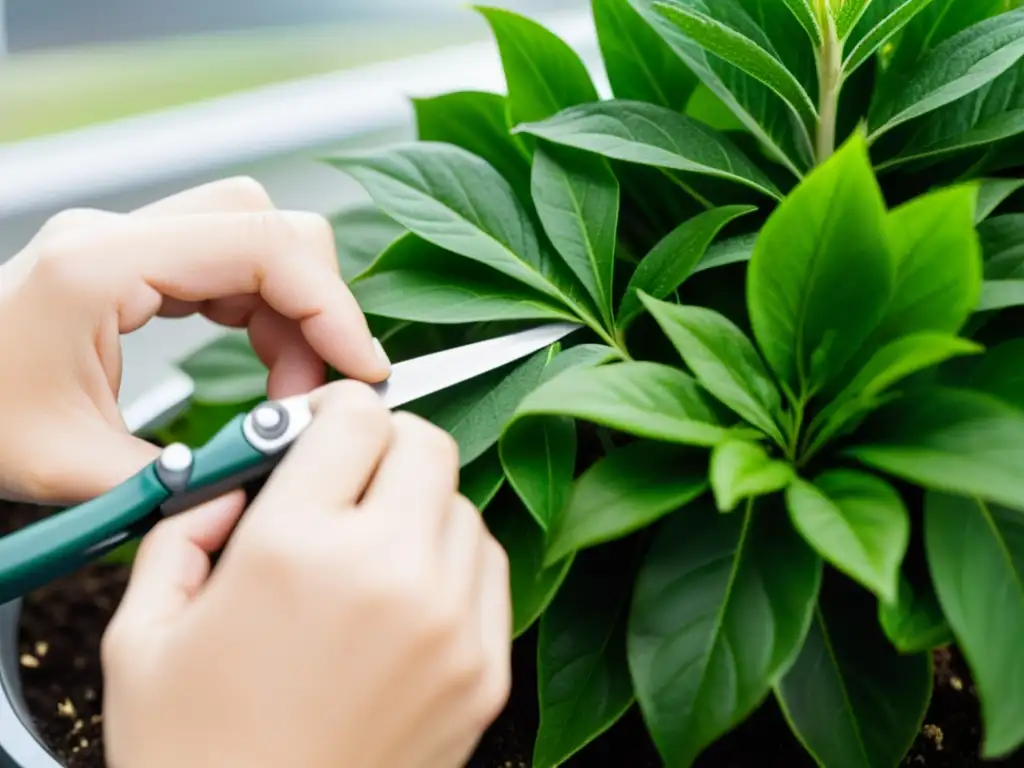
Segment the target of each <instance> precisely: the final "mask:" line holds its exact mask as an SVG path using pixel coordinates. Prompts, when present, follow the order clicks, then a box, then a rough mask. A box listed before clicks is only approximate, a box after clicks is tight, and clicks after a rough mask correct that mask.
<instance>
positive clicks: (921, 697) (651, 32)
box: [192, 0, 1024, 768]
mask: <svg viewBox="0 0 1024 768" xmlns="http://www.w3.org/2000/svg"><path fill="white" fill-rule="evenodd" d="M1016 5H1017V4H1016V3H1008V2H1005V0H846V2H840V1H839V0H828V1H827V2H826V0H784V1H782V0H713V1H712V0H665V1H664V2H662V1H661V0H593V12H594V18H595V21H596V29H597V33H598V38H599V41H600V47H601V52H602V54H603V59H604V64H605V70H606V73H607V76H608V81H609V83H610V86H611V90H612V93H613V94H614V98H612V99H601V98H600V96H599V93H598V88H597V87H596V86H595V84H594V81H593V80H592V79H591V75H590V74H589V72H588V70H587V69H586V67H585V66H584V65H583V63H582V62H581V60H580V58H579V57H578V56H577V55H576V54H575V53H574V52H573V51H572V50H571V49H570V48H568V46H566V45H565V43H564V42H562V41H561V40H559V39H558V38H557V37H555V36H554V35H553V34H552V33H550V32H549V31H547V30H546V29H544V28H543V27H541V26H540V25H538V24H536V23H535V22H532V21H530V20H529V19H526V18H523V17H521V16H518V15H516V14H513V13H511V12H508V11H503V10H497V9H491V8H483V9H480V12H481V13H482V14H483V15H484V17H485V18H486V19H487V21H488V22H489V24H490V26H491V28H492V30H493V33H494V35H495V38H496V40H497V43H498V47H499V50H500V55H501V58H502V62H503V64H504V68H505V73H506V77H507V86H508V93H507V95H500V94H492V93H477V92H463V93H453V94H446V95H443V96H439V97H436V98H429V99H419V100H416V101H415V109H416V116H417V123H418V127H419V138H420V140H419V141H418V142H416V143H413V144H409V145H403V146H399V147H394V148H387V149H383V150H377V151H373V152H370V153H364V154H360V155H346V156H339V157H333V158H330V159H329V160H328V162H330V163H331V164H332V165H334V166H335V167H337V168H339V169H341V170H342V171H344V172H345V173H347V174H349V175H350V176H351V177H353V178H355V179H356V180H357V181H359V182H360V183H361V184H362V185H363V187H364V188H365V189H366V190H367V191H368V193H369V194H370V196H371V198H372V199H373V203H374V209H373V210H375V211H376V213H372V212H369V211H367V210H361V211H359V212H358V213H357V214H347V215H346V218H348V219H350V221H349V222H348V225H346V224H339V232H340V235H339V239H340V241H341V242H352V238H353V237H354V235H355V233H356V227H355V226H354V225H353V224H352V222H351V218H352V216H358V217H359V219H360V220H361V221H362V222H363V223H364V224H366V223H367V222H371V223H373V225H374V226H375V227H377V226H378V225H379V224H380V222H383V221H390V222H392V225H390V226H396V227H400V229H387V230H375V231H376V232H378V233H379V232H380V231H384V232H386V233H387V234H386V235H384V236H382V237H378V239H377V240H374V239H373V238H370V239H369V241H368V242H370V243H371V245H370V246H369V247H368V248H367V249H365V250H364V251H363V252H361V253H359V254H356V253H352V252H349V253H347V254H346V255H345V256H344V260H345V262H344V272H345V274H346V275H348V277H349V279H350V280H351V285H352V288H353V291H354V292H355V294H356V296H357V298H358V299H359V300H360V302H361V304H362V306H363V308H364V310H366V312H367V313H368V314H369V315H370V316H371V318H372V322H373V324H374V327H375V330H376V331H377V333H378V334H379V335H381V336H382V337H383V338H384V339H385V343H386V345H387V346H388V348H389V351H391V352H392V354H393V356H394V357H395V359H399V360H400V359H403V358H404V357H407V356H410V355H415V354H421V353H424V352H427V351H431V350H434V349H439V348H443V347H445V346H449V345H452V344H455V343H460V342H462V341H466V340H470V339H474V338H482V337H485V336H489V335H493V334H497V333H500V332H503V331H504V330H506V329H507V328H508V327H510V326H511V327H515V326H517V325H521V324H524V323H526V324H532V323H536V322H538V321H545V320H554V319H571V320H575V321H576V322H579V323H580V324H581V325H582V326H584V328H585V330H584V331H581V332H580V333H579V334H577V335H578V336H579V338H574V339H573V341H572V342H571V344H572V345H573V346H567V347H566V348H564V349H563V348H561V347H558V348H553V349H551V350H547V351H545V352H543V353H540V354H538V355H536V356H535V357H534V358H532V359H530V360H528V361H526V362H525V363H523V364H520V365H517V366H513V367H511V368H510V369H509V370H505V371H499V372H496V373H495V374H493V375H492V376H489V377H484V378H483V379H481V380H478V381H474V382H469V383H467V384H466V385H463V386H461V387H458V388H456V389H455V390H452V391H451V392H448V393H443V394H441V395H438V396H435V397H432V398H429V399H428V400H427V401H424V402H421V403H418V404H416V406H415V409H416V410H417V411H418V412H420V413H423V414H424V415H426V416H428V417H429V418H432V419H433V420H434V421H435V422H436V423H439V424H441V425H442V426H444V427H446V428H447V429H449V430H450V431H451V432H452V434H453V435H455V437H456V438H457V439H458V441H459V443H460V446H461V448H462V451H463V460H464V465H465V466H464V470H463V488H464V491H465V492H466V493H467V495H469V496H470V497H471V498H473V499H474V501H476V502H477V503H478V504H479V505H480V506H481V508H482V509H485V514H486V516H487V519H488V522H489V524H490V525H491V527H492V530H493V531H494V532H495V534H496V535H497V536H498V538H499V539H500V540H501V541H502V542H503V543H504V544H505V546H506V548H507V549H508V551H509V555H510V561H511V564H512V588H513V598H514V603H515V626H516V632H517V634H522V633H523V632H525V631H526V630H527V629H528V628H529V627H531V626H532V625H534V624H535V623H537V622H538V621H539V640H538V667H539V690H540V706H541V724H540V729H539V733H538V737H537V743H536V748H535V753H534V765H535V766H537V768H552V767H553V766H557V765H560V764H562V763H563V762H565V761H566V760H567V759H568V758H569V757H571V756H572V755H573V754H575V753H577V752H578V751H579V750H580V749H582V748H583V747H584V746H585V745H586V744H587V743H588V742H590V741H592V740H593V739H595V738H597V737H599V736H600V735H601V734H602V733H603V732H605V731H606V730H607V729H608V728H610V727H611V726H612V725H613V724H614V723H615V722H616V721H617V720H618V719H619V718H620V717H621V716H622V715H623V714H624V713H625V712H626V711H627V710H628V709H629V708H630V707H631V706H633V705H634V703H635V704H637V705H638V706H639V707H640V709H641V710H642V713H643V716H644V720H645V722H646V725H647V727H648V730H649V732H650V734H651V736H652V738H653V741H654V742H655V744H656V746H657V748H658V750H659V751H660V753H661V755H662V757H663V759H664V762H665V764H666V765H670V766H673V768H679V767H680V766H689V765H692V764H693V763H694V761H695V760H696V759H697V758H698V756H699V755H700V754H701V753H702V752H703V751H704V750H705V749H706V748H707V747H708V746H709V745H710V744H712V743H713V742H714V741H716V740H717V739H719V738H720V737H722V736H723V735H725V734H727V733H728V732H730V731H731V730H732V729H733V728H735V727H736V726H737V725H738V724H739V723H740V722H742V721H743V720H744V719H745V718H746V717H748V716H749V715H750V714H751V713H752V712H753V711H754V710H755V709H756V708H757V707H758V706H759V705H760V704H761V703H762V702H763V701H764V700H765V699H766V698H767V697H769V696H770V695H772V694H774V696H775V698H776V699H777V700H778V702H779V704H780V705H781V707H782V709H783V711H784V713H785V714H786V717H787V720H788V722H789V724H790V725H791V727H792V730H793V732H794V734H796V736H797V737H798V738H799V739H800V740H801V742H802V743H803V744H804V746H805V747H806V749H807V750H808V752H810V753H811V754H812V755H813V756H814V758H815V759H816V760H817V761H818V762H819V763H820V764H821V765H824V766H828V768H845V766H858V767H859V766H869V767H870V768H875V767H876V766H877V767H881V768H884V767H886V766H896V765H898V764H899V763H900V761H901V760H902V758H903V756H904V754H905V753H906V751H907V749H908V748H909V746H910V744H911V742H912V741H913V739H914V737H915V735H916V733H917V732H918V731H919V729H920V726H921V723H922V718H923V717H924V713H925V710H926V708H927V706H928V702H929V699H930V696H931V686H932V667H931V665H932V661H931V659H932V657H931V653H930V651H931V650H933V649H935V648H938V647H941V646H943V645H945V644H949V643H951V642H954V641H955V642H956V643H957V644H958V645H959V646H960V648H961V649H962V651H963V652H964V654H965V656H966V658H967V660H968V662H969V664H970V666H971V670H972V673H973V675H974V677H975V680H976V684H977V688H978V691H979V694H980V697H981V701H982V707H983V712H982V714H983V720H984V733H985V739H984V748H983V750H984V754H985V756H986V757H999V756H1004V755H1007V754H1009V753H1010V752H1012V751H1013V750H1015V749H1017V748H1018V747H1019V746H1021V745H1022V744H1024V720H1022V719H1021V718H1020V716H1019V711H1020V708H1021V705H1022V701H1024V654H1021V653H1020V652H1019V651H1018V647H1019V642H1020V638H1021V637H1022V636H1024V386H1022V384H1024V324H1022V320H1024V310H1022V307H1024V213H1021V212H1020V211H1022V210H1024V209H1022V208H1021V206H1020V197H1019V196H1018V195H1017V194H1016V193H1017V192H1018V190H1019V189H1020V188H1021V187H1022V186H1024V180H1022V179H1021V178H1019V169H1020V150H1021V147H1022V144H1021V133H1022V131H1024V89H1022V88H1021V83H1024V78H1022V75H1024V67H1022V63H1021V57H1022V55H1024V9H1020V10H1018V9H1017V7H1016ZM384 240H386V241H387V244H386V246H385V244H384V242H382V241H384ZM203 354H207V353H203ZM199 359H200V362H201V359H202V355H200V358H199ZM197 364H198V363H197V362H196V361H192V365H193V366H196V365H197ZM243 390H244V398H242V397H240V398H239V399H248V398H249V397H252V396H256V395H258V393H257V392H255V391H252V389H251V388H250V389H245V388H243ZM221 395H223V393H221ZM221 395H218V398H220V397H221ZM503 488H504V490H503Z"/></svg>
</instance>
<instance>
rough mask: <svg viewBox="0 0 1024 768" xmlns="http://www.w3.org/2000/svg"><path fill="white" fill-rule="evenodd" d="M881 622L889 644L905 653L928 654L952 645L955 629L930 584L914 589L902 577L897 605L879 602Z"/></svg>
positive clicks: (879, 618)
mask: <svg viewBox="0 0 1024 768" xmlns="http://www.w3.org/2000/svg"><path fill="white" fill-rule="evenodd" d="M878 621H879V624H880V625H881V627H882V629H883V630H884V631H885V636H886V637H887V638H889V642H890V643H892V644H893V646H894V647H895V648H896V650H897V651H899V652H900V653H902V654H906V655H909V654H915V653H927V652H928V651H931V650H934V649H935V648H941V647H943V646H946V645H950V644H951V643H952V642H953V633H952V630H950V628H949V623H948V622H947V621H946V617H945V615H944V614H943V613H942V607H941V606H940V605H939V600H938V598H937V597H936V596H935V592H934V590H933V589H932V588H931V585H930V584H929V585H928V587H927V588H920V587H919V588H917V589H915V588H914V587H912V586H911V585H910V582H909V581H907V579H906V577H903V576H901V577H900V589H899V595H898V596H897V598H896V602H895V603H890V604H887V603H883V602H879V604H878Z"/></svg>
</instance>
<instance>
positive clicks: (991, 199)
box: [974, 80, 1024, 224]
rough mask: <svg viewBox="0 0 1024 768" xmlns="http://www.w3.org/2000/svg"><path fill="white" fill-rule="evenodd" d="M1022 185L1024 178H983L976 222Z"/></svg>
mask: <svg viewBox="0 0 1024 768" xmlns="http://www.w3.org/2000/svg"><path fill="white" fill-rule="evenodd" d="M1022 83H1024V80H1022ZM1021 187H1024V179H981V180H980V182H979V185H978V205H977V210H976V211H975V215H974V223H975V224H981V222H983V221H985V220H986V219H987V218H988V217H989V216H991V215H992V214H993V213H995V211H996V209H997V208H998V207H999V206H1000V205H1002V204H1003V203H1004V202H1006V200H1007V199H1008V198H1009V197H1010V196H1011V195H1012V194H1013V193H1014V192H1016V191H1017V190H1018V189H1020V188H1021Z"/></svg>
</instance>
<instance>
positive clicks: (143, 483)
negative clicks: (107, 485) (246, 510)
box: [0, 398, 312, 604]
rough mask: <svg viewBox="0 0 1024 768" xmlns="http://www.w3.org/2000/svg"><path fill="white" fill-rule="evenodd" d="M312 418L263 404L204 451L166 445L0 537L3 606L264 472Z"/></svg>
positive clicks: (295, 402) (298, 403)
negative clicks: (100, 488)
mask: <svg viewBox="0 0 1024 768" xmlns="http://www.w3.org/2000/svg"><path fill="white" fill-rule="evenodd" d="M311 419H312V415H311V414H310V411H309V406H308V404H307V403H306V401H305V399H304V398H292V399H290V400H282V401H278V402H267V403H262V404H261V405H259V406H257V407H256V408H255V409H253V410H252V411H250V412H249V413H247V414H241V415H239V416H236V417H235V418H234V419H232V420H231V421H230V422H228V424H226V425H225V426H224V427H223V428H221V430H220V431H219V432H218V433H217V434H216V435H214V437H213V438H212V439H211V440H210V441H209V442H208V443H206V445H204V446H203V447H202V448H199V449H197V450H196V451H194V452H193V451H192V450H191V449H189V448H188V447H187V446H185V445H182V444H180V443H176V444H174V445H169V446H167V447H166V448H165V449H164V450H163V452H162V453H161V455H160V457H159V458H158V459H157V460H156V461H155V462H153V463H152V464H150V465H149V466H147V467H145V468H144V469H143V470H142V471H140V472H139V473H138V474H136V475H134V476H133V477H131V478H129V479H128V480H127V481H125V482H124V483H122V484H121V485H119V486H117V487H116V488H114V489H112V490H111V491H109V492H107V493H105V494H104V495H102V496H100V497H98V498H95V499H93V500H91V501H88V502H86V503H84V504H80V505H79V506H76V507H72V508H71V509H67V510H65V511H63V512H59V513H57V514H55V515H52V516H50V517H48V518H46V519H44V520H40V521H39V522H37V523H33V524H32V525H29V526H26V527H25V528H22V529H21V530H19V531H16V532H14V533H12V534H9V535H7V536H5V537H3V538H0V604H3V603H6V602H9V601H11V600H14V599H17V598H19V597H22V596H23V595H25V594H27V593H28V592H31V591H32V590H33V589H36V588H38V587H41V586H43V585H45V584H47V583H50V582H52V581H54V580H56V579H58V578H60V577H62V576H65V575H67V574H69V573H72V572H73V571H75V570H77V569H78V568H79V567H81V566H83V565H86V564H88V563H89V562H92V561H94V560H97V559H99V558H101V557H103V556H104V555H105V554H107V553H109V552H111V551H112V550H114V549H116V548H117V547H120V546H121V545H123V544H125V543H127V542H129V541H132V540H133V539H137V538H139V537H141V536H143V535H144V534H145V533H146V532H148V531H149V530H150V529H151V528H152V527H153V526H154V525H155V524H156V523H157V522H159V521H160V520H161V519H162V518H163V517H166V516H167V515H173V514H176V513H178V512H183V511H185V510H186V509H191V508H192V507H195V506H197V505H198V504H201V503H203V502H205V501H208V500H210V499H214V498H216V497H217V496H220V495H222V494H224V493H226V492H228V491H231V490H234V489H236V488H240V487H242V485H244V484H245V483H246V482H248V481H249V480H252V479H256V478H258V477H261V476H263V475H266V474H268V473H269V472H270V471H271V470H272V469H273V468H274V466H275V465H276V464H277V463H278V462H279V461H280V459H281V458H282V457H283V456H284V454H285V452H286V450H287V448H288V447H289V446H290V445H291V444H292V443H293V442H294V440H295V438H296V437H298V435H299V434H301V433H302V432H303V431H304V430H305V428H306V427H307V426H308V425H309V423H310V421H311Z"/></svg>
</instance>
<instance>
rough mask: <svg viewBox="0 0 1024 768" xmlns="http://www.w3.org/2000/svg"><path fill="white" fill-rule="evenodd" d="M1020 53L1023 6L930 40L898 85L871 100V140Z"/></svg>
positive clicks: (985, 78)
mask: <svg viewBox="0 0 1024 768" xmlns="http://www.w3.org/2000/svg"><path fill="white" fill-rule="evenodd" d="M1022 55H1024V8H1020V9H1016V10H1013V11H1009V12H1007V13H1004V14H1001V15H999V16H996V17H994V18H991V19H986V20H985V21H982V22H980V23H978V24H975V25H974V26H972V27H969V28H968V29H965V30H964V31H962V32H960V33H959V34H956V35H954V36H953V37H951V38H949V39H948V40H946V41H945V42H943V43H941V44H940V45H938V46H936V47H935V48H934V49H933V50H932V51H930V52H929V53H928V54H926V55H925V56H924V57H923V58H922V59H921V61H920V62H919V63H918V64H917V65H916V66H915V67H914V68H913V69H912V70H911V71H910V72H909V73H908V74H907V77H906V80H905V81H904V83H903V87H902V88H900V89H898V90H893V91H892V92H891V93H889V94H888V97H887V98H883V99H881V100H879V101H876V102H875V103H874V104H873V105H872V109H871V112H870V114H869V117H868V121H869V125H870V127H871V141H875V140H876V139H877V138H878V137H879V136H881V135H882V134H883V133H885V132H886V131H889V130H891V129H893V128H895V127H896V126H897V125H900V124H902V123H905V122H907V121H908V120H912V119H914V118H915V117H920V116H921V115H925V114H928V113H929V112H932V111H934V110H936V109H938V108H939V107H942V106H945V105H946V104H949V103H951V102H954V101H956V100H957V99H959V98H962V97H963V96H966V95H967V94H969V93H971V92H972V91H975V90H977V89H978V88H981V87H982V86H983V85H985V84H986V83H989V82H991V81H992V80H994V79H995V78H997V77H999V76H1000V75H1001V74H1003V72H1005V71H1007V70H1008V69H1009V68H1010V67H1012V66H1014V65H1015V64H1016V63H1017V62H1018V61H1020V58H1021V56H1022Z"/></svg>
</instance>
